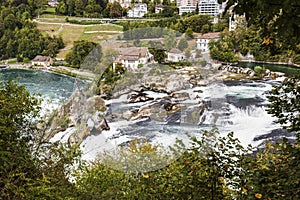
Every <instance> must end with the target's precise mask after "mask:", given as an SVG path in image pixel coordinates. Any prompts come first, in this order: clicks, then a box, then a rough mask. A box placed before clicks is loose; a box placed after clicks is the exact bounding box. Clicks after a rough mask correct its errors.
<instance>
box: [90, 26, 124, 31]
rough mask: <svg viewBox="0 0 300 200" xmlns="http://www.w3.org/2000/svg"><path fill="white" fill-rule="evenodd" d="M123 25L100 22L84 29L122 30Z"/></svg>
mask: <svg viewBox="0 0 300 200" xmlns="http://www.w3.org/2000/svg"><path fill="white" fill-rule="evenodd" d="M122 30H123V27H122V26H119V25H115V24H100V25H95V26H88V27H85V29H84V31H85V32H87V31H122Z"/></svg>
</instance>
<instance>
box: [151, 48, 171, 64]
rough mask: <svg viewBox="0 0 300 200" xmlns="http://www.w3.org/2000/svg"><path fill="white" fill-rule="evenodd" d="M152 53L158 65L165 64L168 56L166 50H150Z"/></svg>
mask: <svg viewBox="0 0 300 200" xmlns="http://www.w3.org/2000/svg"><path fill="white" fill-rule="evenodd" d="M149 51H150V53H151V54H152V55H153V57H154V60H155V61H156V62H158V63H163V62H165V59H166V58H167V54H166V52H165V50H164V49H154V48H151V49H149Z"/></svg>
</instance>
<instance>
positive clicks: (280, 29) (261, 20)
mask: <svg viewBox="0 0 300 200" xmlns="http://www.w3.org/2000/svg"><path fill="white" fill-rule="evenodd" d="M226 1H227V0H226ZM218 2H219V3H222V2H225V0H218ZM231 6H234V9H233V11H234V12H235V13H237V14H240V15H243V14H244V13H245V15H246V19H247V22H248V25H253V24H254V25H256V26H258V27H260V28H261V29H262V37H263V38H265V39H266V40H269V41H270V42H271V41H273V40H275V39H277V40H280V41H283V42H284V43H285V45H288V46H289V48H290V49H293V50H295V48H296V45H297V44H299V43H300V35H299V32H300V26H299V24H300V17H299V13H300V1H298V0H285V1H279V0H276V1H274V0H229V1H227V5H226V9H225V11H227V10H228V9H229V8H230V7H231Z"/></svg>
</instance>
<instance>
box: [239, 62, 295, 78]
mask: <svg viewBox="0 0 300 200" xmlns="http://www.w3.org/2000/svg"><path fill="white" fill-rule="evenodd" d="M255 66H261V67H264V68H265V69H270V70H271V71H274V72H283V73H285V74H286V76H289V77H291V76H297V77H300V68H299V67H292V66H288V65H272V64H262V63H254V62H240V63H239V67H249V68H251V69H253V68H254V67H255Z"/></svg>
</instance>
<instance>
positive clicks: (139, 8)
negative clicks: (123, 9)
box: [127, 3, 148, 18]
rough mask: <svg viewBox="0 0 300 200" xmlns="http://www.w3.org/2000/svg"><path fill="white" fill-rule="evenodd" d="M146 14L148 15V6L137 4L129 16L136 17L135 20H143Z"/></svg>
mask: <svg viewBox="0 0 300 200" xmlns="http://www.w3.org/2000/svg"><path fill="white" fill-rule="evenodd" d="M146 13H148V9H147V4H145V3H138V4H135V5H134V7H133V8H132V9H130V10H129V11H128V14H127V16H128V17H134V18H141V17H143V16H144V15H145V14H146Z"/></svg>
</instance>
